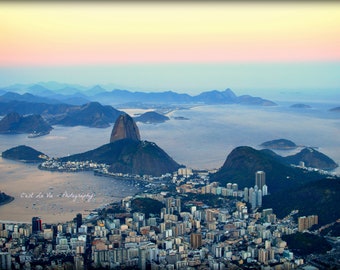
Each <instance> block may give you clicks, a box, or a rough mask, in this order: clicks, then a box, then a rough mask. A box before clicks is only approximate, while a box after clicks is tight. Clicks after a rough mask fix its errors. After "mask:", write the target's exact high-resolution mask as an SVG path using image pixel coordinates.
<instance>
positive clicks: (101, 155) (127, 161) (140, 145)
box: [60, 139, 180, 176]
mask: <svg viewBox="0 0 340 270" xmlns="http://www.w3.org/2000/svg"><path fill="white" fill-rule="evenodd" d="M60 160H61V161H86V160H92V161H94V162H98V163H106V164H111V166H110V169H109V171H111V172H117V173H130V174H139V175H144V174H147V175H153V176H160V175H162V174H165V173H172V172H174V171H176V170H177V169H178V168H179V167H180V165H179V164H178V163H177V162H175V161H174V160H173V159H172V158H171V157H170V156H169V155H168V154H167V153H165V152H164V151H163V150H162V149H161V148H159V147H158V146H157V145H156V144H155V143H152V142H148V141H137V140H131V139H122V140H118V141H114V142H112V143H109V144H105V145H103V146H101V147H99V148H97V149H94V150H91V151H87V152H85V153H81V154H76V155H72V156H68V157H63V158H60Z"/></svg>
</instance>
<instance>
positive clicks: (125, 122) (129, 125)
mask: <svg viewBox="0 0 340 270" xmlns="http://www.w3.org/2000/svg"><path fill="white" fill-rule="evenodd" d="M121 139H132V140H136V141H140V134H139V129H138V127H137V125H136V123H135V121H134V120H133V119H132V117H131V116H129V115H128V114H122V115H120V116H119V118H118V119H117V121H116V122H115V124H114V126H113V129H112V133H111V137H110V143H112V142H115V141H118V140H121Z"/></svg>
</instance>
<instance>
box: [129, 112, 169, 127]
mask: <svg viewBox="0 0 340 270" xmlns="http://www.w3.org/2000/svg"><path fill="white" fill-rule="evenodd" d="M134 119H135V121H136V122H142V123H147V124H157V123H163V122H165V121H168V120H170V118H169V117H167V116H165V115H163V114H160V113H157V112H154V111H151V112H146V113H143V114H142V115H140V116H137V117H134Z"/></svg>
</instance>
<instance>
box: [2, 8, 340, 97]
mask: <svg viewBox="0 0 340 270" xmlns="http://www.w3.org/2000/svg"><path fill="white" fill-rule="evenodd" d="M0 15H1V16H0V18H1V19H0V21H1V25H2V26H1V28H2V29H1V30H2V33H3V35H2V37H1V38H0V41H1V42H0V50H1V52H2V53H1V54H0V63H1V64H0V71H1V74H2V75H0V79H1V86H7V85H10V84H15V83H36V82H40V81H59V82H63V83H77V84H84V85H95V84H110V83H113V84H117V85H118V86H122V87H123V88H127V89H132V90H142V91H165V90H174V91H178V92H188V93H192V94H194V93H195V94H196V93H199V92H201V91H204V90H210V89H218V90H222V89H225V88H228V87H230V88H232V89H235V90H236V91H240V92H242V91H248V92H249V90H254V91H257V90H263V91H268V92H269V91H271V90H274V91H277V90H287V89H288V90H296V89H303V90H309V89H312V90H315V89H320V88H322V89H323V90H334V89H337V88H338V87H339V86H340V82H339V80H338V78H337V74H339V71H340V50H339V46H338V44H339V41H340V40H339V36H340V19H339V18H340V4H338V3H334V2H325V3H323V2H311V3H302V2H298V3H291V2H288V3H284V2H278V3H268V2H255V3H248V2H241V3H235V2H227V3H223V2H212V3H204V2H184V3H179V2H173V3H172V2H165V3H155V2H141V3H137V2H128V3H122V2H113V3H106V2H100V3H93V2H92V3H91V2H86V3H79V2H71V3H65V2H60V3H58V2H50V3H45V4H44V3H41V2H32V3H22V2H16V3H9V2H4V3H1V11H0ZM250 94H252V93H250Z"/></svg>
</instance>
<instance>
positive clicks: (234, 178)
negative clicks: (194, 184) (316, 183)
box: [211, 146, 323, 193]
mask: <svg viewBox="0 0 340 270" xmlns="http://www.w3.org/2000/svg"><path fill="white" fill-rule="evenodd" d="M268 151H269V150H265V151H262V150H255V149H254V148H251V147H249V146H240V147H237V148H235V149H234V150H232V151H231V153H230V154H229V155H228V157H227V159H226V161H225V162H224V164H223V166H222V167H221V168H220V169H219V171H218V172H217V173H215V174H214V175H212V176H211V180H212V181H217V182H220V183H221V185H223V186H225V185H226V184H227V183H228V182H233V183H238V185H239V188H244V187H253V186H254V185H255V173H256V172H257V171H265V173H266V183H267V185H268V189H269V191H270V192H271V193H275V192H278V191H280V190H286V189H289V188H292V187H297V186H300V185H302V184H304V183H307V182H309V181H313V180H317V179H321V178H322V177H323V176H321V175H320V174H318V173H315V172H307V171H306V170H302V169H299V168H294V167H291V166H289V165H287V164H285V163H283V162H282V161H280V160H279V159H278V158H277V157H275V156H273V154H269V153H268ZM271 152H272V151H271Z"/></svg>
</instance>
